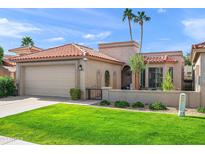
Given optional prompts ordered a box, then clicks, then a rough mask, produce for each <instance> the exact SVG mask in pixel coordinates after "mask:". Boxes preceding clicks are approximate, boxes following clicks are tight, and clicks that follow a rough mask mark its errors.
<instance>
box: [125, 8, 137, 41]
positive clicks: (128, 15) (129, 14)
mask: <svg viewBox="0 0 205 154" xmlns="http://www.w3.org/2000/svg"><path fill="white" fill-rule="evenodd" d="M133 17H134V14H133V13H132V9H128V8H126V9H125V11H124V13H123V18H122V21H125V19H126V18H127V19H128V23H129V29H130V39H131V41H132V26H131V21H132V19H133Z"/></svg>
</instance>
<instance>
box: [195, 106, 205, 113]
mask: <svg viewBox="0 0 205 154" xmlns="http://www.w3.org/2000/svg"><path fill="white" fill-rule="evenodd" d="M197 111H198V112H199V113H205V107H199V108H198V109H197Z"/></svg>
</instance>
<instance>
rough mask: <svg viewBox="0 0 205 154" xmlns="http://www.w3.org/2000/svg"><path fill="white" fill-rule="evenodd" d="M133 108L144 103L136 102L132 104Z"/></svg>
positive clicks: (142, 105) (141, 106) (139, 106)
mask: <svg viewBox="0 0 205 154" xmlns="http://www.w3.org/2000/svg"><path fill="white" fill-rule="evenodd" d="M132 107H133V108H143V107H144V103H142V102H136V103H133V104H132Z"/></svg>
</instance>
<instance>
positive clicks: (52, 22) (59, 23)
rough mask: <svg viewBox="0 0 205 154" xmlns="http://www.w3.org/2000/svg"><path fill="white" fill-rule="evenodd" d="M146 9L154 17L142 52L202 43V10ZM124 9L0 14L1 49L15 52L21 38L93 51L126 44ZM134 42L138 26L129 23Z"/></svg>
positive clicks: (204, 32)
mask: <svg viewBox="0 0 205 154" xmlns="http://www.w3.org/2000/svg"><path fill="white" fill-rule="evenodd" d="M142 10H144V11H145V12H146V14H147V15H148V16H150V17H151V18H152V20H151V21H150V22H147V23H145V26H144V41H143V52H154V51H166V50H183V51H184V53H187V52H190V48H191V45H192V44H194V43H199V42H203V41H205V9H137V8H135V9H133V12H137V11H142ZM123 11H124V9H0V46H2V47H3V48H4V49H5V51H6V54H11V53H9V52H7V50H8V49H11V48H15V47H19V46H20V45H21V38H22V37H23V36H31V37H32V38H33V40H34V42H35V45H36V46H38V47H41V48H44V49H46V48H49V47H53V46H57V45H62V44H66V43H79V44H83V45H87V46H89V47H93V48H95V49H97V47H98V43H105V42H117V41H128V40H129V39H130V38H129V29H128V23H127V22H122V14H123ZM132 27H133V35H134V40H136V41H138V40H139V38H140V27H139V25H137V24H135V23H133V24H132Z"/></svg>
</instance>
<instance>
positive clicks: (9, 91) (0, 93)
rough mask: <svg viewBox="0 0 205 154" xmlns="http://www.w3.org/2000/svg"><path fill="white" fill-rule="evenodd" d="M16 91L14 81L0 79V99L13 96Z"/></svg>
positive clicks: (8, 78)
mask: <svg viewBox="0 0 205 154" xmlns="http://www.w3.org/2000/svg"><path fill="white" fill-rule="evenodd" d="M15 90H16V87H15V85H14V79H12V78H10V77H0V97H5V96H13V95H14V94H15Z"/></svg>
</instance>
